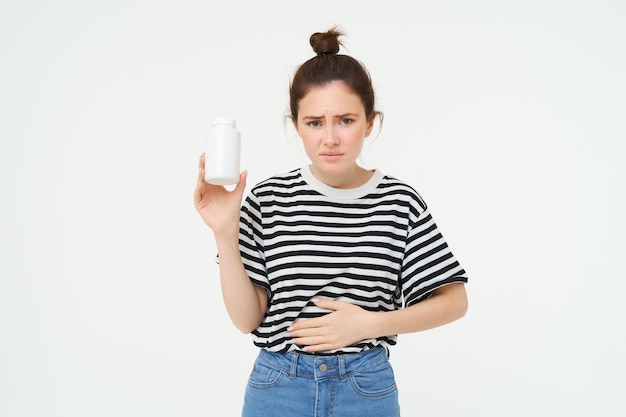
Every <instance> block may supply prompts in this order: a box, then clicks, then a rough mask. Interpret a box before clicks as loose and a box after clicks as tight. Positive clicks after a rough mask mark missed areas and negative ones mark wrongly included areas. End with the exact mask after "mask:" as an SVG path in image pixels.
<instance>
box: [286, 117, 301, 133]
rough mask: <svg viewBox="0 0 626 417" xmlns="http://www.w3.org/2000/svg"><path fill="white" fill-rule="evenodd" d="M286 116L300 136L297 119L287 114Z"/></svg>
mask: <svg viewBox="0 0 626 417" xmlns="http://www.w3.org/2000/svg"><path fill="white" fill-rule="evenodd" d="M287 117H289V120H291V123H292V124H293V128H294V129H295V130H296V133H297V134H298V136H300V131H299V130H298V121H297V120H296V119H294V118H293V117H292V116H287Z"/></svg>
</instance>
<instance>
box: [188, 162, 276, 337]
mask: <svg viewBox="0 0 626 417" xmlns="http://www.w3.org/2000/svg"><path fill="white" fill-rule="evenodd" d="M246 176H247V173H246V172H244V173H242V174H241V175H240V177H239V182H238V183H237V186H236V187H235V189H234V190H232V191H230V192H229V191H228V190H226V188H225V187H222V186H217V185H211V184H207V183H206V182H205V181H204V155H202V156H201V157H200V163H199V173H198V182H197V184H196V190H195V192H194V204H195V207H196V210H197V211H198V213H199V214H200V216H201V217H202V219H203V220H204V222H205V223H206V224H207V225H208V226H209V227H210V228H211V229H212V230H213V234H214V236H215V243H216V245H217V251H218V253H219V259H220V266H219V268H220V282H221V286H222V296H223V298H224V305H225V306H226V311H227V312H228V315H229V316H230V319H231V320H232V322H233V324H234V325H235V326H236V327H237V328H238V329H239V330H240V331H241V332H243V333H249V332H251V331H253V330H254V329H256V328H257V327H258V326H259V324H260V323H261V321H262V320H263V316H264V315H265V309H266V308H267V294H266V292H265V289H263V288H261V287H258V286H256V285H254V284H253V283H252V281H250V279H249V278H248V274H247V273H246V270H245V268H244V266H243V262H242V260H241V254H240V252H239V213H240V207H241V200H242V198H243V192H244V189H245V186H246Z"/></svg>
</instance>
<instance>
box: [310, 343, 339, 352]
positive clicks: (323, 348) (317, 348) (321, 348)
mask: <svg viewBox="0 0 626 417" xmlns="http://www.w3.org/2000/svg"><path fill="white" fill-rule="evenodd" d="M333 349H335V347H334V346H333V345H331V344H329V343H322V344H319V345H308V346H304V347H303V348H302V350H304V351H305V352H311V353H313V352H327V351H331V350H333Z"/></svg>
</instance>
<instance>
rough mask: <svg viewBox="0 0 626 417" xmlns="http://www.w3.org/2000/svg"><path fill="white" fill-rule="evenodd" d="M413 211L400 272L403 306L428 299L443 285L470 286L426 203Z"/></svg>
mask: <svg viewBox="0 0 626 417" xmlns="http://www.w3.org/2000/svg"><path fill="white" fill-rule="evenodd" d="M420 203H421V206H419V207H418V206H416V207H418V208H415V210H413V211H412V214H411V218H410V222H409V230H408V234H407V240H406V246H405V252H404V259H403V262H402V270H401V285H402V296H403V298H404V305H405V306H407V307H408V306H410V305H412V304H415V303H418V302H420V301H422V300H424V299H426V298H428V297H429V296H430V295H431V293H432V292H433V290H435V289H437V288H439V287H442V286H444V285H448V284H452V283H456V282H460V283H466V282H467V274H466V272H465V270H464V269H463V268H462V267H461V265H460V264H459V262H458V261H457V259H456V258H455V257H454V255H453V254H452V252H451V250H450V248H449V247H448V244H447V243H446V241H445V239H444V238H443V236H442V234H441V232H440V231H439V228H438V227H437V225H436V224H435V221H434V220H433V218H432V216H431V214H430V211H429V210H428V207H426V205H425V204H424V203H423V202H420Z"/></svg>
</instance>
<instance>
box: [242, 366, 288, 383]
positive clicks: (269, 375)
mask: <svg viewBox="0 0 626 417" xmlns="http://www.w3.org/2000/svg"><path fill="white" fill-rule="evenodd" d="M283 376H284V373H283V372H281V371H278V370H276V369H273V368H270V367H267V366H264V365H260V364H258V363H255V364H254V368H253V369H252V372H251V373H250V378H249V379H248V385H249V386H251V387H253V388H257V389H266V388H271V387H273V386H275V385H278V383H279V382H280V381H281V379H282V378H283Z"/></svg>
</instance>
